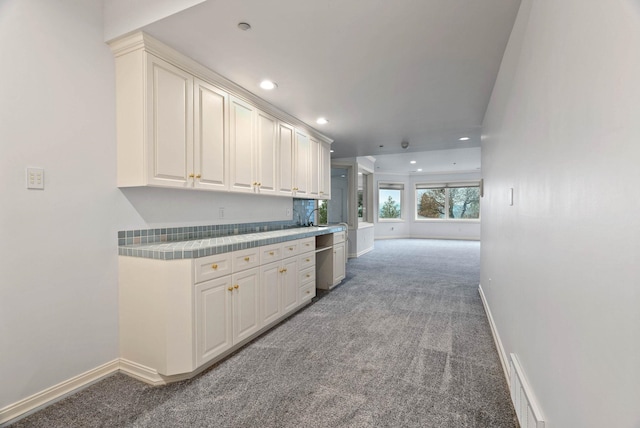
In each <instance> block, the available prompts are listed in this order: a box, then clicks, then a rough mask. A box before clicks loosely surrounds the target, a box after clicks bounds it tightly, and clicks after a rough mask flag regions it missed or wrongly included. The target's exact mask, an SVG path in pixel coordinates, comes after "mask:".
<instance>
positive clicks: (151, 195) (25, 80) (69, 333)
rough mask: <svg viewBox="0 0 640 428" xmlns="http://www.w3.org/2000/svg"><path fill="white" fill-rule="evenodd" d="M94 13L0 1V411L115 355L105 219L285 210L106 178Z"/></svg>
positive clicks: (257, 216)
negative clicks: (37, 170)
mask: <svg viewBox="0 0 640 428" xmlns="http://www.w3.org/2000/svg"><path fill="white" fill-rule="evenodd" d="M102 18H103V17H102V1H100V0H84V1H74V0H59V1H55V2H53V1H49V0H5V1H2V2H0V58H2V61H3V62H2V64H3V65H2V67H0V93H1V94H2V96H1V97H0V121H1V122H0V125H1V126H0V144H2V156H0V181H1V182H2V202H1V206H2V208H0V239H1V241H2V245H1V246H0V409H2V408H3V407H5V406H8V405H10V404H13V403H15V402H17V401H19V400H21V399H23V398H26V397H29V396H31V395H32V394H35V393H38V392H41V391H42V390H44V389H46V388H48V387H51V386H53V385H56V384H58V383H60V382H62V381H65V380H68V379H70V378H71V377H73V376H76V375H78V374H81V373H84V372H86V371H88V370H91V369H93V368H96V367H98V366H100V365H102V364H104V363H106V362H109V361H111V360H113V359H115V358H117V357H118V307H117V296H118V291H117V231H118V230H123V229H139V228H151V227H158V226H162V225H167V226H173V225H178V224H180V225H195V224H215V223H220V222H221V221H220V220H219V219H218V210H217V208H218V207H221V206H222V207H224V208H225V217H226V221H225V223H236V222H251V221H269V220H285V219H291V216H288V218H287V216H286V215H285V209H286V208H287V207H288V208H291V206H292V203H291V198H272V199H267V198H254V197H253V196H254V195H248V196H238V195H225V194H217V193H209V192H184V193H179V192H177V191H175V190H168V189H128V190H125V191H124V193H123V192H122V191H120V190H119V189H117V188H116V184H115V183H116V176H115V174H116V142H115V112H114V109H115V87H114V60H113V56H112V55H111V52H110V50H109V48H108V46H107V45H106V44H105V43H104V42H103V26H102ZM27 166H37V167H43V168H44V169H45V190H44V191H39V190H27V189H26V188H25V168H26V167H27ZM249 202H251V204H249ZM249 205H251V207H252V209H251V210H248V209H247V207H248V206H249ZM209 216H210V217H211V218H210V217H209Z"/></svg>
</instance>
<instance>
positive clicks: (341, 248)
mask: <svg viewBox="0 0 640 428" xmlns="http://www.w3.org/2000/svg"><path fill="white" fill-rule="evenodd" d="M346 256H347V251H346V248H345V243H344V242H342V243H340V244H335V245H334V246H333V284H334V285H335V284H337V283H339V282H340V281H342V280H343V279H344V277H345V269H346V264H347V258H346Z"/></svg>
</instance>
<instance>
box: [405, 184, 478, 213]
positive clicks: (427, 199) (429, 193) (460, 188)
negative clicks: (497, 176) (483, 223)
mask: <svg viewBox="0 0 640 428" xmlns="http://www.w3.org/2000/svg"><path fill="white" fill-rule="evenodd" d="M438 218H440V219H449V220H453V219H479V218H480V186H479V185H477V184H473V185H469V184H456V185H433V184H416V220H421V219H438Z"/></svg>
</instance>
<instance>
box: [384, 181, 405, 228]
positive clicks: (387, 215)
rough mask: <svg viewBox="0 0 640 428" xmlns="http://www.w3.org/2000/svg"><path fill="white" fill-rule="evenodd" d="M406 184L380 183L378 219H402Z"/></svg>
mask: <svg viewBox="0 0 640 428" xmlns="http://www.w3.org/2000/svg"><path fill="white" fill-rule="evenodd" d="M403 193H404V184H402V183H378V219H380V220H385V219H401V218H402V196H403Z"/></svg>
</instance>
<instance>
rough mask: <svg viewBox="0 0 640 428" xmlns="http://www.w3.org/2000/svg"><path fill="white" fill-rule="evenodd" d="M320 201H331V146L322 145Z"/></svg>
mask: <svg viewBox="0 0 640 428" xmlns="http://www.w3.org/2000/svg"><path fill="white" fill-rule="evenodd" d="M319 198H320V199H331V146H330V145H329V144H325V143H321V144H320V192H319Z"/></svg>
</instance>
